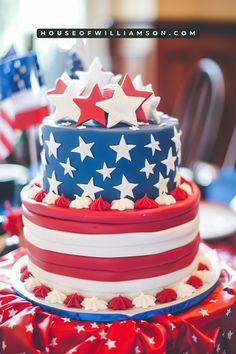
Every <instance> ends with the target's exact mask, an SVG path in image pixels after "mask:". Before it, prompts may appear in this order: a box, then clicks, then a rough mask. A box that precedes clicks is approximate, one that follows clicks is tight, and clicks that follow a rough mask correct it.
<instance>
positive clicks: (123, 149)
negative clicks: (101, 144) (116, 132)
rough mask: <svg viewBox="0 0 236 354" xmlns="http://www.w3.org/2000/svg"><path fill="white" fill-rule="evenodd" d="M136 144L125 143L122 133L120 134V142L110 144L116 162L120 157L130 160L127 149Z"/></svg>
mask: <svg viewBox="0 0 236 354" xmlns="http://www.w3.org/2000/svg"><path fill="white" fill-rule="evenodd" d="M135 147H136V145H128V144H126V141H125V138H124V135H122V137H121V139H120V142H119V144H118V145H111V146H110V148H111V149H112V150H114V151H116V153H117V155H116V162H117V161H119V160H120V159H122V157H123V158H125V159H127V160H129V161H131V157H130V153H129V151H130V150H132V149H133V148H135Z"/></svg>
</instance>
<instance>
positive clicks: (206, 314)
mask: <svg viewBox="0 0 236 354" xmlns="http://www.w3.org/2000/svg"><path fill="white" fill-rule="evenodd" d="M199 312H200V314H201V315H202V317H205V316H209V313H208V310H204V309H201V310H200V311H199Z"/></svg>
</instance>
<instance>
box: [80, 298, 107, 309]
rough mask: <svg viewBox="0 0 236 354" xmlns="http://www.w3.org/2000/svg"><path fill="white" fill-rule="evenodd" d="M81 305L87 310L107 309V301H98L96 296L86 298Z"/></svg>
mask: <svg viewBox="0 0 236 354" xmlns="http://www.w3.org/2000/svg"><path fill="white" fill-rule="evenodd" d="M81 305H82V306H83V307H84V308H85V310H92V311H99V310H105V309H106V308H107V303H106V301H104V300H101V299H98V298H97V297H95V296H93V297H87V298H85V299H84V300H83V301H82V303H81Z"/></svg>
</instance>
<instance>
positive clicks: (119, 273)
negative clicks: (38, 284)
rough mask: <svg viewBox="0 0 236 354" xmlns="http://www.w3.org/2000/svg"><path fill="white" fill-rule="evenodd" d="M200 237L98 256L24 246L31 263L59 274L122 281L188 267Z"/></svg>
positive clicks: (196, 250)
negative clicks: (157, 248) (163, 248)
mask: <svg viewBox="0 0 236 354" xmlns="http://www.w3.org/2000/svg"><path fill="white" fill-rule="evenodd" d="M199 242H200V237H199V235H197V237H196V238H195V239H194V240H193V241H192V242H190V243H189V244H187V245H185V246H183V247H179V248H176V249H174V250H171V251H168V252H163V253H159V254H154V255H147V256H135V257H118V258H99V257H85V256H78V255H68V254H62V253H57V252H52V251H46V250H42V249H40V248H38V247H35V246H34V245H32V244H31V243H29V242H28V241H27V242H26V244H27V249H28V253H29V257H30V259H31V260H32V262H33V263H35V264H36V265H37V266H39V267H40V268H42V269H44V270H46V271H48V272H51V273H56V274H60V275H65V276H70V277H75V278H81V279H87V280H88V279H89V280H97V281H124V280H133V279H142V278H150V277H155V276H160V275H164V274H167V273H171V272H174V271H177V270H179V269H182V268H185V267H187V266H188V265H189V264H190V263H192V261H193V260H194V258H195V256H196V254H197V252H198V248H199Z"/></svg>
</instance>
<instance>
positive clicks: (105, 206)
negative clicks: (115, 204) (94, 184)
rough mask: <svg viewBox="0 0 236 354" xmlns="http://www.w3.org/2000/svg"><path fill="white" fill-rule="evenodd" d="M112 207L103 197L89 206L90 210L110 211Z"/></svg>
mask: <svg viewBox="0 0 236 354" xmlns="http://www.w3.org/2000/svg"><path fill="white" fill-rule="evenodd" d="M110 207H111V204H110V203H108V202H107V201H106V200H104V199H103V198H102V197H101V196H100V197H99V198H97V199H95V200H93V201H92V203H91V204H90V206H89V209H90V210H100V211H104V210H109V209H110Z"/></svg>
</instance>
